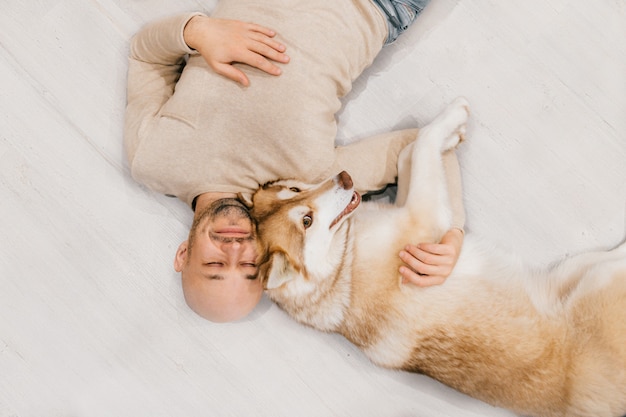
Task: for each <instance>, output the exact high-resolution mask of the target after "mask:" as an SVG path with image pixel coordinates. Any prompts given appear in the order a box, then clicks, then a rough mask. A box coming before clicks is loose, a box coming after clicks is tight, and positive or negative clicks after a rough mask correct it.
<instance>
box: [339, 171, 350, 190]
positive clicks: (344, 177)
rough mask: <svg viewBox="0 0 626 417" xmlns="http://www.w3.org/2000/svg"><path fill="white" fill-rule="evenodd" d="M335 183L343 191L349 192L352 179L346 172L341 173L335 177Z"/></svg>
mask: <svg viewBox="0 0 626 417" xmlns="http://www.w3.org/2000/svg"><path fill="white" fill-rule="evenodd" d="M337 183H338V184H339V186H340V187H341V188H343V189H344V190H349V189H351V188H352V185H353V183H352V177H351V176H350V174H348V173H347V172H346V171H341V172H340V173H339V175H337Z"/></svg>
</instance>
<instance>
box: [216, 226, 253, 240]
mask: <svg viewBox="0 0 626 417" xmlns="http://www.w3.org/2000/svg"><path fill="white" fill-rule="evenodd" d="M214 233H215V234H216V235H220V236H222V237H234V238H241V237H243V238H245V237H248V236H250V230H249V229H246V228H243V227H236V226H229V227H222V228H220V229H217V230H215V231H214Z"/></svg>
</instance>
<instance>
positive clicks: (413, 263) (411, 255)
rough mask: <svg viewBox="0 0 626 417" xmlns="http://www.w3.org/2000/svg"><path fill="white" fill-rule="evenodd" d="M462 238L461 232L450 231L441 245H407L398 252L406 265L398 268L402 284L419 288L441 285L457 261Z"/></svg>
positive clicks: (457, 230)
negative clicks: (409, 284) (410, 284)
mask: <svg viewBox="0 0 626 417" xmlns="http://www.w3.org/2000/svg"><path fill="white" fill-rule="evenodd" d="M463 236H464V235H463V232H462V231H461V230H459V229H452V230H449V231H448V232H447V233H446V234H445V235H444V236H443V238H442V239H441V243H420V244H418V245H417V246H416V245H407V246H406V247H405V248H404V249H405V250H403V251H401V252H400V259H402V260H403V261H404V262H405V263H406V265H403V266H401V267H400V275H402V283H403V284H406V283H412V284H415V285H417V286H419V287H428V286H431V285H439V284H443V282H444V281H445V280H446V278H448V276H449V275H450V274H451V273H452V270H453V269H454V266H455V265H456V261H457V260H458V259H459V254H460V253H461V246H462V245H463Z"/></svg>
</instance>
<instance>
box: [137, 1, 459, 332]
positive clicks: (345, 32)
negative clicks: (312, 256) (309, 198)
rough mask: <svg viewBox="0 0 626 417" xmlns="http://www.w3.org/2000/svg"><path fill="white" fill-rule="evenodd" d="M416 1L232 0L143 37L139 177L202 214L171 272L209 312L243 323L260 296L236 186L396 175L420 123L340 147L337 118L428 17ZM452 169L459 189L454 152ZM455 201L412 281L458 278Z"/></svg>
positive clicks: (363, 185) (407, 255)
mask: <svg viewBox="0 0 626 417" xmlns="http://www.w3.org/2000/svg"><path fill="white" fill-rule="evenodd" d="M418 3H419V2H416V1H414V0H404V1H399V2H397V3H396V2H395V0H375V1H372V0H334V1H333V2H328V1H326V0H266V1H265V2H249V1H246V0H222V1H221V2H220V3H219V4H218V6H217V7H216V9H215V10H214V12H213V14H212V16H211V17H210V18H209V17H207V16H205V15H202V14H200V13H193V14H188V15H184V16H176V17H172V18H169V19H165V20H162V21H159V22H155V23H153V24H150V25H148V26H146V27H145V28H144V29H142V30H141V31H140V32H139V33H138V34H137V35H136V36H135V37H134V38H133V41H132V44H131V54H130V63H129V74H128V107H127V112H126V126H125V146H126V151H127V154H128V157H129V161H130V167H131V172H132V175H133V177H134V178H135V179H136V180H137V181H139V182H141V183H143V184H145V185H147V186H148V187H149V188H151V189H153V190H155V191H158V192H162V193H164V194H167V195H172V196H176V197H178V198H180V199H181V200H183V201H185V202H186V203H188V204H189V205H190V206H191V208H192V209H193V210H194V211H195V215H194V222H193V225H192V227H191V230H190V234H189V238H188V239H187V240H186V241H185V242H183V243H182V244H181V245H180V247H179V248H178V250H177V253H176V257H175V261H174V267H175V269H176V271H178V272H181V276H182V284H183V290H184V294H185V299H186V301H187V303H188V305H189V306H190V307H191V308H192V309H193V310H194V311H195V312H197V313H198V314H199V315H201V316H202V317H205V318H207V319H209V320H212V321H218V322H223V321H233V320H238V319H240V318H242V317H244V316H245V315H247V314H248V313H249V312H250V311H251V310H252V309H253V308H254V306H255V305H256V304H257V302H258V301H259V299H260V297H261V295H262V290H263V289H262V283H261V282H260V279H258V278H257V275H256V265H255V259H256V252H255V240H254V225H253V222H252V220H251V219H250V218H249V216H248V214H247V210H246V209H245V207H243V206H242V205H241V203H240V202H239V201H237V199H236V197H237V194H238V193H251V192H253V191H254V190H255V189H256V188H257V187H258V185H259V184H263V183H265V182H267V181H271V180H275V179H277V178H296V179H299V180H303V181H307V182H317V181H321V180H323V179H325V178H327V177H330V176H331V175H333V174H335V173H337V172H339V171H341V170H346V171H348V172H349V173H350V174H351V176H352V177H353V179H354V182H355V186H356V188H357V189H358V190H360V191H368V190H377V189H380V188H382V187H384V186H385V185H386V184H389V183H392V182H394V181H395V177H396V175H397V161H398V154H399V153H400V151H401V150H402V149H403V148H404V147H405V146H406V145H407V144H409V143H411V142H412V141H413V140H414V139H415V138H416V136H417V129H410V130H404V131H398V132H391V133H388V134H384V135H379V136H377V137H375V138H370V139H366V140H362V141H359V142H357V143H354V144H351V145H348V146H345V147H339V148H335V146H334V140H335V135H336V129H337V126H336V122H335V119H334V114H335V113H336V112H337V110H339V108H340V105H341V103H340V100H339V98H340V97H341V96H343V95H345V94H346V93H347V92H348V91H349V90H350V88H351V86H352V81H353V80H354V79H355V78H356V77H357V76H358V75H359V74H360V73H361V72H362V71H363V69H364V68H366V67H367V66H369V65H370V64H371V62H372V61H373V59H374V58H375V56H376V55H377V54H378V52H379V51H380V49H381V48H382V46H383V44H384V43H385V42H390V41H392V40H393V39H395V37H396V36H397V35H398V34H399V33H400V32H401V31H402V30H404V29H406V27H407V26H408V24H410V23H411V21H412V20H413V19H414V18H415V16H416V15H417V14H418V13H419V12H420V11H421V8H422V7H423V5H420V4H418ZM244 21H254V22H256V23H259V25H258V24H251V23H243V22H244ZM268 27H275V28H280V30H279V32H278V33H276V32H274V31H273V30H270V29H268ZM287 50H289V56H288V55H287V54H286V51H287ZM186 57H188V60H187V61H185V58H186ZM287 62H289V64H288V66H286V64H287ZM278 75H280V77H277V76H278ZM224 77H226V78H230V79H231V80H233V81H236V82H232V81H228V80H226V79H225V78H224ZM248 86H249V87H248ZM446 164H447V167H448V169H449V174H450V176H451V177H452V178H453V180H452V182H453V183H455V184H459V183H460V179H459V175H458V165H457V162H456V159H455V157H454V155H453V154H451V155H448V156H447V158H446ZM451 195H454V194H451ZM457 208H458V210H457V212H456V213H455V228H454V229H453V230H451V231H450V232H449V233H448V234H447V235H446V236H445V237H444V239H443V240H442V242H441V243H442V244H439V245H432V244H431V245H422V246H419V247H418V246H414V245H408V246H407V248H406V251H403V252H402V253H401V255H400V256H401V258H402V259H403V260H404V262H406V266H405V267H403V268H401V270H400V273H401V274H402V276H403V278H404V280H405V281H406V282H411V283H413V284H416V285H424V286H425V285H432V284H437V283H441V282H443V280H444V279H445V277H447V275H449V273H450V272H451V270H452V267H453V266H454V263H455V262H456V259H457V257H458V253H459V251H460V247H461V244H462V239H463V232H462V228H463V222H464V216H463V209H462V205H461V204H460V203H459V204H457ZM408 243H409V242H407V244H408Z"/></svg>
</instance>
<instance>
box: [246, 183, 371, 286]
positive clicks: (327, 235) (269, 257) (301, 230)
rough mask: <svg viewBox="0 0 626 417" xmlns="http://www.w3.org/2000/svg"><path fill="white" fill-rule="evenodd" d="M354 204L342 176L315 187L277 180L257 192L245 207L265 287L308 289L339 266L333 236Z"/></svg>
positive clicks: (357, 199) (338, 251)
mask: <svg viewBox="0 0 626 417" xmlns="http://www.w3.org/2000/svg"><path fill="white" fill-rule="evenodd" d="M360 202H361V197H360V195H359V194H358V193H357V192H356V191H354V188H353V184H352V179H351V178H350V175H348V173H346V172H341V173H340V174H339V175H337V176H335V177H334V178H331V179H329V180H327V181H325V182H323V183H321V184H318V185H309V184H303V183H300V182H297V181H293V180H281V181H276V182H272V183H269V184H266V185H264V186H262V187H261V188H259V190H257V192H256V193H255V194H254V195H253V196H252V199H251V201H249V205H250V206H251V210H250V213H251V214H252V217H253V218H254V219H255V220H256V221H257V237H258V242H259V253H260V259H259V263H258V264H259V273H260V276H261V277H263V279H265V285H266V288H267V289H270V290H271V289H276V288H279V287H281V286H283V285H284V284H286V283H288V282H290V281H293V280H298V281H302V282H303V283H304V284H305V285H306V283H309V284H311V283H312V282H311V281H312V280H314V281H315V280H319V279H323V278H324V277H327V276H328V275H329V274H332V273H333V269H334V268H336V267H337V264H338V263H340V262H341V252H342V248H341V245H340V244H339V242H338V241H339V240H340V239H337V238H336V236H337V235H338V233H337V232H338V231H339V230H341V229H342V228H343V226H344V224H345V221H346V219H347V218H348V217H349V215H350V213H352V211H353V210H354V209H355V208H357V207H358V205H359V203H360ZM342 244H343V243H342Z"/></svg>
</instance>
